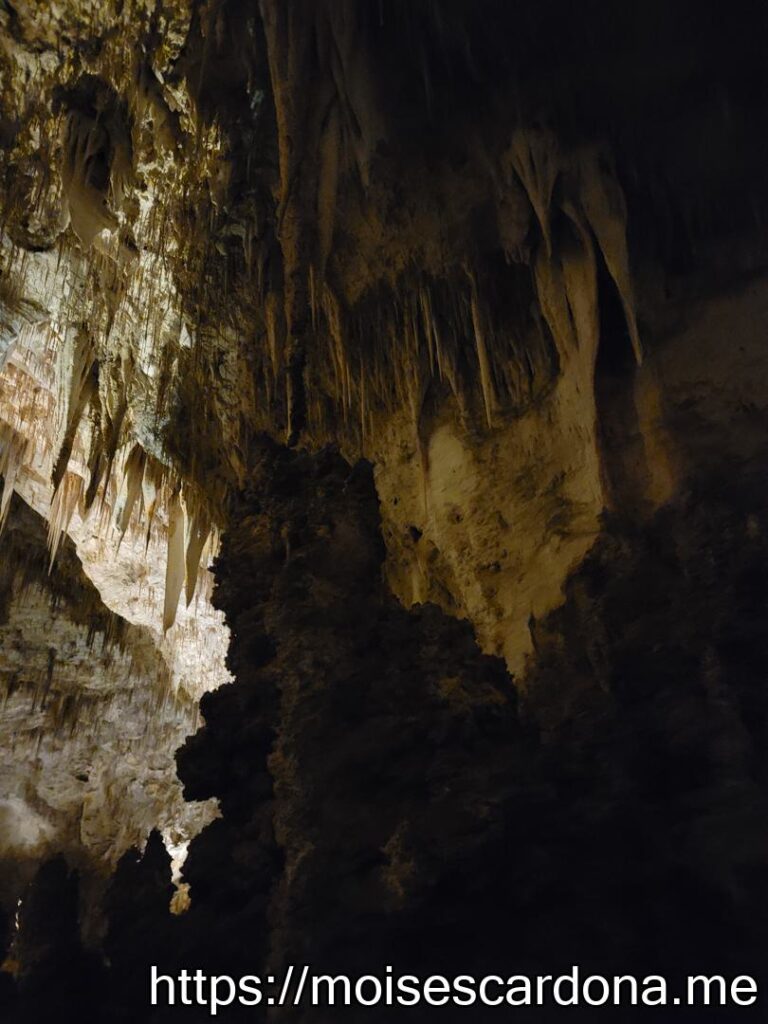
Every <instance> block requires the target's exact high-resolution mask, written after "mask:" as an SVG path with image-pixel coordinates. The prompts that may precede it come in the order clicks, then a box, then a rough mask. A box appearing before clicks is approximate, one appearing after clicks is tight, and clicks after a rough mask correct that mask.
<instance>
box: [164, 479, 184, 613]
mask: <svg viewBox="0 0 768 1024" xmlns="http://www.w3.org/2000/svg"><path fill="white" fill-rule="evenodd" d="M184 576H185V549H184V509H183V507H182V503H181V497H180V495H179V494H178V493H174V494H173V496H172V497H171V500H170V504H169V509H168V564H167V567H166V572H165V603H164V606H163V632H164V633H167V632H168V630H169V629H170V628H171V626H172V625H173V624H174V622H175V621H176V609H177V608H178V605H179V597H180V596H181V589H182V587H183V586H184Z"/></svg>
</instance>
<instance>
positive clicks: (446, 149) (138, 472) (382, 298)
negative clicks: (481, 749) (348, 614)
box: [0, 0, 764, 628]
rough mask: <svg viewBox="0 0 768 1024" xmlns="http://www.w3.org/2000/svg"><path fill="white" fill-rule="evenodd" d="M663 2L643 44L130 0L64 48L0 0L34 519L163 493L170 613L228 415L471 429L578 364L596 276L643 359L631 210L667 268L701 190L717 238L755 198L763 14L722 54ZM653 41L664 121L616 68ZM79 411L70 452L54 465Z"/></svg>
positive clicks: (568, 27)
mask: <svg viewBox="0 0 768 1024" xmlns="http://www.w3.org/2000/svg"><path fill="white" fill-rule="evenodd" d="M689 6H690V5H687V4H683V5H681V9H680V11H677V10H675V11H667V12H666V13H665V14H664V19H665V21H664V25H665V30H664V31H663V32H661V31H660V32H658V33H656V34H655V35H654V37H653V38H654V46H655V45H656V43H657V42H658V43H659V47H658V48H657V49H653V50H652V51H651V50H650V49H649V40H648V38H647V31H646V25H647V23H648V22H649V21H652V19H651V18H649V16H648V15H647V12H643V11H637V12H634V11H629V10H626V11H622V12H621V16H620V17H614V16H613V14H614V13H615V12H612V13H611V16H610V17H606V18H604V19H602V18H600V17H599V10H597V9H596V10H595V11H592V12H591V13H590V15H589V16H587V14H586V13H584V14H583V13H579V12H577V11H575V10H574V11H571V10H566V9H565V6H564V5H563V4H558V3H556V2H554V0H549V2H547V3H545V4H542V5H535V7H536V10H535V17H534V13H533V8H531V10H528V9H527V7H525V6H524V8H523V9H522V10H518V9H517V8H515V9H512V8H510V7H509V5H507V4H503V3H499V2H495V3H491V4H489V5H488V8H487V9H483V10H478V11H474V10H470V9H469V8H468V7H467V6H466V5H463V4H461V3H450V4H448V5H443V4H437V3H427V4H423V5H419V7H418V9H413V8H412V7H411V5H408V4H405V3H400V2H398V3H395V4H388V5H376V4H368V3H364V2H360V0H344V2H342V3H337V2H335V0H328V2H322V3H313V2H308V0H300V2H297V3H292V4H290V5H288V6H286V5H283V4H281V3H277V2H272V0H268V2H264V3H262V4H261V5H260V6H254V5H252V6H251V7H248V6H247V5H243V4H241V3H239V2H236V0H216V2H214V3H211V4H207V5H205V6H204V7H202V8H199V7H194V6H193V5H190V4H188V3H186V2H183V0H178V2H174V3H164V4H159V5H155V4H144V3H143V2H141V0H136V2H135V3H130V4H125V5H122V7H121V11H120V12H119V15H118V20H117V22H114V23H113V22H112V21H110V19H109V18H108V17H107V16H106V15H105V14H104V12H100V11H98V10H96V9H95V8H93V9H91V8H89V14H88V19H90V21H89V23H88V36H87V43H83V45H82V46H79V47H73V48H72V50H71V52H70V51H67V52H66V53H64V54H62V53H61V52H60V51H59V49H58V48H57V47H56V45H55V39H56V34H57V33H58V34H59V36H60V37H61V36H66V37H68V36H69V34H70V33H71V32H75V31H83V27H82V25H80V22H79V21H78V15H77V4H75V3H67V4H64V5H61V7H60V9H58V8H57V11H56V14H55V15H53V16H51V15H49V14H48V13H47V9H44V8H46V5H40V6H38V5H35V4H32V5H30V6H29V9H25V10H24V11H20V12H16V11H12V12H11V13H9V14H6V15H4V17H5V18H6V21H7V22H8V25H7V28H8V31H9V35H10V38H11V40H12V42H11V44H10V46H9V49H8V52H7V54H6V57H5V58H4V59H5V60H6V63H7V65H8V68H7V70H8V76H7V78H8V82H7V88H6V92H7V97H6V99H7V106H8V111H9V113H8V118H7V121H8V124H9V125H13V126H14V131H13V132H10V131H5V132H4V134H3V135H2V139H1V140H0V141H2V143H3V144H2V146H1V147H0V162H1V164H2V170H3V175H4V195H3V213H2V223H3V225H4V229H5V236H4V237H5V241H4V245H3V252H2V262H3V269H4V273H3V289H4V291H3V308H4V309H5V310H6V312H5V313H4V314H3V316H4V322H5V321H7V328H8V330H7V333H8V334H9V336H11V337H12V336H14V335H16V334H18V331H19V330H20V329H21V326H23V325H24V324H25V323H28V322H30V321H31V322H34V321H37V320H40V319H45V318H46V317H50V315H51V313H50V310H49V311H48V312H47V313H46V311H45V310H42V311H41V310H40V309H39V308H37V307H35V306H34V304H33V306H32V307H30V306H29V296H28V295H27V294H26V293H27V292H28V291H29V289H28V287H27V285H28V283H29V280H30V278H31V276H34V274H41V275H42V281H43V291H44V292H45V291H47V292H50V291H53V292H54V293H56V294H59V295H61V297H62V298H61V302H59V303H58V308H57V310H56V311H55V314H54V316H55V319H56V321H57V325H58V328H57V329H58V330H59V333H60V334H61V336H62V338H63V339H65V340H64V345H65V347H67V348H71V349H72V352H71V353H70V356H69V357H68V359H67V360H66V361H65V365H64V366H63V367H62V369H61V373H60V374H59V375H58V377H57V380H56V382H55V383H54V388H55V390H56V391H57V392H58V393H59V394H60V396H61V406H62V408H63V409H64V410H65V412H64V414H63V418H64V424H63V429H62V433H61V436H60V437H59V439H58V457H57V458H56V460H55V462H56V465H55V470H54V484H55V486H56V487H57V488H58V489H63V490H65V491H66V493H65V494H64V495H62V497H61V498H60V499H58V501H59V506H61V509H64V510H65V511H61V510H59V511H57V513H56V518H57V522H58V524H59V525H60V526H64V527H65V526H66V522H67V516H68V515H69V514H70V513H69V511H67V510H71V508H72V507H73V505H74V504H76V503H80V505H81V507H82V508H83V509H88V508H89V507H90V506H91V504H92V503H93V502H94V500H95V498H96V496H97V494H101V495H102V501H103V500H104V497H105V495H106V493H107V491H108V489H109V487H110V481H111V480H112V477H113V476H114V478H115V479H114V480H113V481H112V490H113V491H114V493H115V495H117V494H119V492H120V491H121V489H122V490H123V492H126V499H125V504H122V505H121V506H120V507H117V508H115V509H114V512H115V518H116V519H120V520H124V519H125V517H126V515H130V510H131V509H133V508H134V501H135V498H136V494H137V492H138V490H139V489H138V484H137V481H138V480H139V478H141V483H142V486H141V489H140V490H141V493H139V497H138V501H137V502H136V504H135V508H136V510H137V515H139V516H140V515H142V514H143V515H144V517H145V520H146V521H149V520H151V518H152V510H153V507H154V498H153V495H154V494H156V493H157V492H158V485H160V491H161V492H162V494H163V502H162V504H163V508H164V509H166V510H167V511H166V512H165V513H164V515H165V516H166V517H167V518H168V519H169V520H171V521H170V523H169V528H168V529H169V560H170V561H171V562H172V565H170V566H169V572H168V599H167V602H166V608H165V613H164V625H165V627H166V628H167V627H168V625H169V624H170V623H172V622H173V616H174V614H175V607H176V602H177V600H178V596H179V593H180V590H181V589H182V587H183V585H184V584H183V583H182V582H180V581H181V577H182V575H184V577H185V579H186V587H187V596H188V597H189V592H190V590H194V586H195V581H196V579H197V567H198V565H199V564H200V561H201V559H202V557H203V554H202V553H203V551H205V550H207V549H206V546H205V543H204V542H202V541H204V539H207V538H208V537H209V536H210V535H211V531H212V527H213V526H214V525H215V524H218V525H221V524H223V522H224V520H225V509H226V497H227V494H228V493H229V491H230V490H231V489H232V488H233V487H234V488H235V489H237V488H238V487H240V486H241V485H242V483H243V474H244V471H245V466H246V464H247V448H248V444H249V439H250V438H251V437H252V436H253V433H254V431H255V430H257V429H266V430H268V431H271V432H273V433H274V434H277V435H280V436H283V437H287V438H288V439H289V440H291V442H292V443H293V442H297V441H298V440H300V439H302V438H303V439H304V440H308V441H311V442H312V443H324V442H326V441H327V440H329V439H332V440H336V441H340V442H342V443H343V444H344V446H345V447H346V450H348V451H349V452H351V453H353V454H355V455H358V454H360V453H363V454H365V453H366V452H367V451H368V450H369V449H370V448H371V447H372V444H371V439H372V438H373V437H375V435H376V432H377V430H378V429H379V426H380V423H381V421H382V418H386V417H387V416H391V415H393V414H395V413H397V414H400V413H403V414H404V415H405V416H406V417H407V418H408V419H409V420H410V421H411V423H412V427H413V433H414V438H415V440H416V442H417V443H419V441H420V437H421V434H420V430H421V428H422V421H423V418H424V417H425V416H426V415H428V413H429V409H430V407H431V406H433V405H437V404H440V403H442V402H444V401H448V402H452V403H454V405H455V407H456V408H457V410H458V415H459V416H461V418H462V419H463V420H464V421H465V422H467V423H470V424H473V425H475V426H477V427H479V428H480V429H483V430H492V429H493V428H494V427H495V426H497V425H499V423H500V422H502V421H503V420H504V419H505V418H507V417H510V416H515V415H517V414H519V413H520V412H521V411H522V410H524V409H525V408H526V407H527V406H528V405H529V404H530V403H532V402H535V401H536V400H537V399H539V398H540V397H541V396H542V394H544V393H546V391H547V389H548V387H549V385H550V384H551V381H552V379H553V377H554V376H556V375H557V374H558V373H559V374H567V373H569V372H570V369H569V367H570V365H571V364H572V363H573V362H574V361H575V360H577V361H579V362H583V363H585V364H586V365H587V366H589V364H590V362H591V361H592V360H593V359H594V354H595V352H596V348H597V343H598V335H599V327H600V306H601V303H602V301H603V299H604V295H603V294H601V288H602V289H603V290H604V289H605V287H610V288H613V289H615V290H616V294H617V295H618V297H619V300H620V305H621V308H622V310H623V314H624V317H625V326H626V332H625V333H626V343H627V345H628V346H629V347H631V349H632V350H633V351H634V354H635V356H636V358H637V359H640V357H641V352H642V341H641V338H640V334H641V330H640V328H639V326H638V315H637V305H638V287H637V283H636V281H635V280H633V274H632V271H631V268H630V251H629V245H628V239H627V225H628V223H629V228H630V231H631V232H632V234H633V237H634V241H635V252H634V256H635V261H636V262H640V263H643V268H642V269H643V270H645V269H646V267H647V266H648V265H650V263H651V262H653V263H654V264H658V265H659V267H660V268H663V271H662V272H668V271H674V270H675V269H676V268H677V267H679V266H680V265H682V264H685V262H686V261H690V259H691V253H692V252H693V251H694V248H696V251H697V252H701V251H702V250H703V249H704V248H705V246H706V245H707V244H708V242H709V240H710V239H711V238H712V237H713V235H716V234H717V235H721V234H722V232H723V230H724V225H723V224H722V223H721V218H720V215H719V213H718V212H717V211H718V210H719V209H720V208H721V207H724V206H725V205H727V204H725V203H723V202H722V200H723V199H727V200H728V203H730V207H729V208H730V209H732V211H733V216H732V227H735V228H736V230H740V229H741V227H743V224H744V223H745V221H748V222H749V223H750V224H753V223H754V218H755V217H759V216H761V210H762V209H763V206H764V203H763V201H762V199H761V190H759V189H758V188H757V182H759V180H761V174H762V171H761V164H760V160H759V159H755V158H754V157H753V156H752V155H751V154H750V153H749V152H748V150H747V146H746V139H747V136H748V135H749V132H750V131H752V132H754V131H755V130H756V129H755V124H757V123H758V122H755V124H753V126H752V128H749V124H750V123H751V122H750V117H752V115H753V114H755V111H756V110H757V109H758V107H759V100H760V95H761V89H762V88H763V86H762V85H761V86H760V87H759V88H755V89H753V93H754V95H748V94H747V93H746V89H747V84H748V81H747V80H748V79H749V75H750V74H751V72H750V71H749V70H748V69H749V68H751V67H752V65H753V58H754V57H755V46H757V40H758V39H759V38H760V36H759V31H758V29H759V27H760V24H761V23H760V15H759V12H757V11H756V10H753V9H752V6H751V5H750V4H749V3H745V4H744V7H745V10H744V12H742V13H743V15H744V17H743V19H742V21H741V23H740V26H739V36H738V39H737V40H736V41H735V42H734V43H733V44H732V45H731V46H730V48H729V49H728V51H727V53H726V54H725V55H724V56H723V55H722V54H721V53H720V51H719V50H718V46H719V42H720V40H719V37H718V36H717V33H716V32H714V31H713V29H712V26H710V25H709V24H708V23H707V22H706V19H699V18H697V17H695V16H694V17H692V18H691V17H689V14H691V13H692V14H693V15H695V8H694V7H693V6H690V9H689ZM599 7H600V5H599V4H598V5H597V8H599ZM691 24H693V25H694V28H693V30H691ZM77 26H79V28H77ZM545 41H546V43H545ZM638 41H639V42H638ZM651 52H652V58H650V59H652V60H653V63H654V66H655V67H656V69H657V77H658V81H659V82H660V83H661V84H660V86H659V88H660V89H662V90H663V88H664V87H667V86H668V87H670V88H672V87H674V85H675V83H676V82H677V77H678V75H679V74H680V72H679V70H678V64H680V65H682V66H683V67H685V66H687V64H686V62H688V61H689V60H690V54H691V53H696V54H698V57H699V59H700V60H701V61H702V66H703V68H704V70H703V71H702V74H706V73H711V81H712V88H711V90H710V94H711V95H710V94H708V95H707V97H706V98H705V99H703V100H702V109H701V110H700V111H699V110H698V108H697V109H696V110H694V111H693V114H691V109H690V105H688V106H686V105H685V103H683V104H682V106H681V108H680V109H679V110H678V109H676V108H675V109H673V110H671V111H670V112H669V116H668V118H667V120H666V121H665V122H664V124H663V126H662V127H659V119H658V118H656V117H655V115H654V114H653V110H654V109H655V108H654V107H653V102H651V101H655V100H656V99H657V96H656V93H654V94H653V95H652V96H651V98H650V101H649V98H648V96H647V95H645V93H643V91H642V90H641V89H639V88H636V87H635V85H633V84H632V72H633V70H635V69H637V75H638V77H640V78H641V77H642V69H643V68H644V67H645V66H646V63H647V60H648V59H649V57H648V54H649V53H651ZM737 53H738V54H739V55H740V56H739V57H738V58H737V57H736V56H735V54H737ZM622 62H624V64H625V65H626V67H623V68H622ZM30 68H32V69H33V70H34V77H35V82H36V85H35V87H33V88H31V89H28V88H26V86H25V88H24V89H21V88H20V87H19V85H18V83H19V82H21V81H22V80H23V75H22V74H21V69H26V70H27V71H29V69H30ZM585 68H588V69H589V73H586V71H584V69H585ZM596 68H599V72H597V71H596V70H595V69H596ZM563 69H564V70H563ZM745 69H747V70H745ZM612 76H613V78H612ZM27 77H29V74H28V75H27ZM753 77H754V76H753ZM614 78H615V81H614ZM749 80H750V81H751V79H749ZM617 82H621V83H622V84H621V85H620V86H619V85H617ZM607 83H610V84H607ZM753 84H754V83H753ZM649 88H650V87H649ZM659 102H661V101H659ZM739 103H740V104H741V107H739V108H738V109H739V110H740V111H741V113H740V114H739V116H738V117H737V116H736V115H734V114H733V113H732V111H733V110H735V109H736V105H737V104H739ZM729 112H731V113H729ZM689 115H691V116H693V117H694V118H695V117H698V116H701V117H702V118H703V117H706V118H707V123H708V125H710V131H711V133H712V136H713V142H712V144H711V146H710V150H709V152H710V154H711V152H712V150H713V149H714V148H718V149H719V150H722V151H728V152H730V153H733V154H734V163H733V168H732V169H731V171H727V169H726V168H724V167H721V166H720V164H717V163H713V162H712V161H708V164H709V165H710V171H709V172H708V174H707V175H700V178H701V183H700V185H697V186H696V187H692V186H691V184H690V180H689V179H690V175H687V173H686V171H685V168H686V167H690V166H692V165H695V166H696V169H697V170H699V169H700V162H701V161H700V159H699V154H698V150H697V144H698V143H697V141H696V140H695V139H693V138H691V129H690V128H686V127H685V125H686V124H687V122H686V121H685V118H686V117H688V116H689ZM670 152H671V154H672V155H670ZM665 157H669V158H668V159H666V161H665V166H666V168H667V169H666V170H665V171H664V172H661V171H659V169H658V168H659V164H660V163H661V162H662V160H663V158H665ZM627 199H628V202H627ZM628 209H629V214H628ZM651 221H652V222H653V223H655V224H658V225H659V230H658V232H656V234H655V235H654V236H653V237H650V236H649V233H648V231H647V223H649V222H651ZM52 255H55V259H50V260H48V261H47V262H46V261H45V259H44V258H45V257H46V256H52ZM753 256H754V254H748V255H747V256H745V259H746V261H747V262H749V261H750V260H753ZM41 259H43V263H42V264H40V266H39V267H38V270H35V269H34V268H35V267H37V266H38V263H39V261H40V260H41ZM36 261H38V263H36ZM601 280H602V281H603V285H602V286H599V282H600V281H601ZM606 282H608V283H609V284H608V285H606ZM39 298H40V296H38V299H39ZM25 303H26V305H25ZM20 325H21V326H20ZM153 368H154V369H153ZM85 421H87V425H83V424H84V422H85ZM78 431H81V432H82V433H83V437H84V443H85V447H86V454H85V465H84V466H83V467H82V469H78V472H77V480H75V481H74V482H73V481H71V480H70V482H69V483H67V481H68V479H69V478H68V475H67V466H68V463H69V460H70V456H71V454H72V446H73V443H74V442H75V439H76V437H77V435H78ZM3 458H4V459H5V461H6V462H7V463H8V466H9V468H10V467H12V465H14V464H15V462H18V461H19V458H20V456H19V454H18V452H16V450H15V449H14V448H13V445H11V446H10V448H9V454H7V455H5V456H4V457H3ZM6 475H7V476H8V478H9V481H10V479H11V475H10V474H6ZM182 481H183V484H182ZM10 485H11V484H10V483H9V486H10ZM180 490H183V492H184V493H183V495H182V499H183V500H182V501H181V504H182V505H183V507H184V508H185V509H186V510H188V514H187V515H186V518H185V525H184V532H185V534H186V536H185V540H184V555H183V557H182V556H181V555H180V551H181V546H182V545H181V541H180V540H179V533H178V530H179V527H178V523H179V521H180V520H179V517H180V512H179V507H178V506H179V501H180V499H179V493H180ZM76 491H79V492H80V493H78V494H77V495H76V494H75V492H76ZM166 492H167V493H166ZM110 504H112V502H110ZM213 546H215V537H214V538H213ZM182 562H183V563H184V566H183V573H182Z"/></svg>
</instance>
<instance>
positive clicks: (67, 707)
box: [0, 497, 212, 912]
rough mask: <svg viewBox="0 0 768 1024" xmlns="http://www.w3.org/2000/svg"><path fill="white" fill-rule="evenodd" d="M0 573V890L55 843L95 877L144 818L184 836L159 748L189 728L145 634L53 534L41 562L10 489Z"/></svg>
mask: <svg viewBox="0 0 768 1024" xmlns="http://www.w3.org/2000/svg"><path fill="white" fill-rule="evenodd" d="M2 542H3V561H2V571H1V573H0V588H1V590H2V597H1V598H0V608H1V609H2V621H1V622H0V701H1V702H2V708H3V713H2V716H1V718H2V724H1V725H0V730H1V731H0V738H1V741H0V816H1V819H2V827H1V828H0V837H1V838H0V859H1V860H2V865H3V870H2V873H1V874H2V885H1V886H0V898H1V899H2V901H3V904H4V906H5V907H6V909H7V910H8V911H9V912H10V911H13V910H15V907H16V900H17V898H19V896H20V895H21V894H22V893H23V891H24V886H25V884H26V882H27V881H29V879H30V877H31V875H32V873H34V871H35V869H36V868H37V867H38V866H39V865H40V864H41V863H42V862H43V861H44V860H46V859H47V858H49V857H51V856H52V855H53V854H59V853H64V854H66V856H67V857H68V859H69V861H70V864H71V866H73V867H75V866H77V867H79V868H80V869H81V870H82V871H83V872H85V874H87V875H92V876H94V877H95V878H99V877H101V878H103V877H104V876H106V875H107V874H108V873H109V871H110V870H111V868H112V867H114V864H115V863H116V862H117V860H118V858H119V857H120V855H121V854H122V853H123V852H124V851H125V850H126V849H127V848H128V847H131V846H135V845H142V844H143V841H144V839H145V837H146V835H147V834H148V832H149V830H150V829H151V828H152V827H153V826H155V825H158V826H159V827H161V828H163V829H164V830H165V831H166V832H167V834H168V838H169V841H174V840H175V841H178V840H182V839H185V838H188V837H189V836H190V835H191V834H193V833H194V832H195V831H197V830H198V829H199V828H200V827H202V825H203V824H205V823H207V821H208V820H209V819H210V816H211V813H212V811H211V809H210V808H207V807H204V806H202V805H201V806H200V807H197V808H194V807H190V806H189V805H187V804H185V803H184V801H183V799H182V797H181V788H180V785H179V783H178V780H177V779H176V775H175V766H174V762H173V750H174V749H175V748H176V747H177V746H178V745H179V744H180V743H181V742H182V741H183V739H184V737H185V736H186V735H187V734H188V733H190V732H193V731H194V730H195V728H196V727H197V725H198V714H197V707H196V704H195V703H194V702H193V701H191V700H190V699H189V698H185V696H184V695H183V694H175V693H174V691H173V686H172V682H171V677H170V673H169V670H168V667H167V665H166V664H165V663H164V661H163V660H162V657H161V655H160V654H159V652H158V651H157V649H156V647H155V645H154V643H153V638H152V636H151V634H150V633H149V632H148V631H145V630H144V629H142V627H140V626H135V625H133V624H131V623H129V622H126V621H125V620H123V619H121V618H120V617H119V616H117V615H115V614H114V613H113V612H111V611H110V610H109V609H108V608H106V607H105V605H104V604H103V602H102V601H101V598H100V596H99V593H98V591H97V590H96V588H95V587H94V586H93V584H92V583H91V582H90V580H89V579H88V578H87V576H86V575H85V574H84V572H83V569H82V566H81V564H80V561H79V559H78V558H77V555H76V553H75V551H74V547H73V545H72V543H71V541H69V540H66V541H65V542H64V543H63V544H62V546H61V550H60V552H59V557H58V559H57V561H56V564H55V566H54V567H53V568H52V569H51V568H50V555H49V550H48V538H47V528H46V524H45V521H44V520H43V519H41V517H40V516H38V515H37V514H36V513H35V512H33V511H32V510H31V509H30V508H29V507H28V506H26V505H25V504H24V503H23V502H22V501H21V499H19V498H18V497H14V498H13V500H12V501H11V504H10V509H9V512H8V518H7V521H6V523H5V527H4V532H3V538H2Z"/></svg>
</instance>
